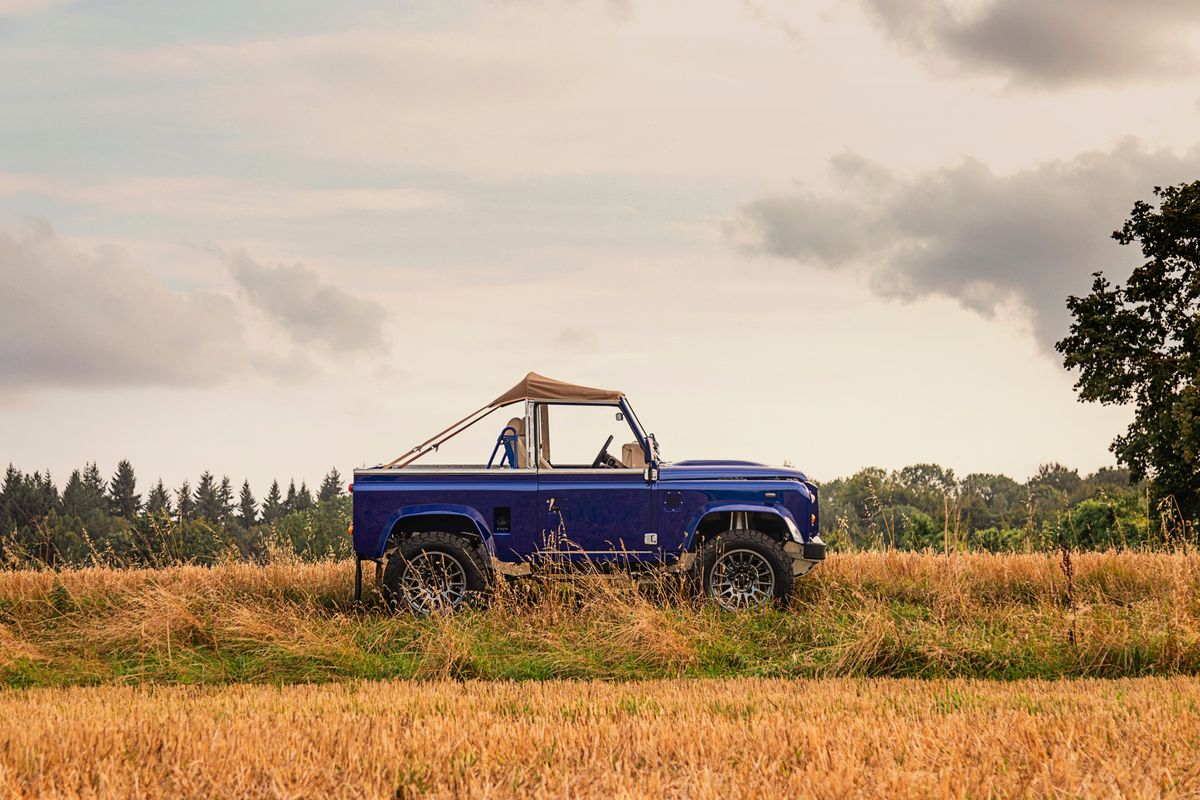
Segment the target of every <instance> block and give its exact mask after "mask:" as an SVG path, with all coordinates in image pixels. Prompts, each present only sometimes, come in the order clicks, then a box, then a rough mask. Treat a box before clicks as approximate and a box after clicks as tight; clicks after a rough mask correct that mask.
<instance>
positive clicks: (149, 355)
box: [0, 223, 250, 393]
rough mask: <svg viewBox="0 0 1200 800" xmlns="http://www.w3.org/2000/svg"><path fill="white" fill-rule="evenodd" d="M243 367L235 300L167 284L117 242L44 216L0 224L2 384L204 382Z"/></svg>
mask: <svg viewBox="0 0 1200 800" xmlns="http://www.w3.org/2000/svg"><path fill="white" fill-rule="evenodd" d="M249 368H250V353H249V349H248V347H247V345H246V341H245V339H244V337H243V331H242V325H241V323H240V320H239V317H238V314H237V309H236V307H235V305H234V303H233V302H232V301H231V300H229V298H227V297H224V296H222V295H219V294H213V293H210V292H196V291H193V292H180V291H174V290H172V289H169V288H167V287H166V286H164V285H163V284H161V283H159V282H158V281H157V280H155V279H154V278H152V277H151V276H150V275H149V274H148V273H147V272H145V271H144V270H142V269H141V268H139V267H138V266H136V265H134V264H133V263H131V262H130V260H129V259H128V257H127V256H126V255H125V253H124V252H123V251H121V250H120V249H119V248H116V247H111V246H110V247H103V248H97V249H96V250H94V251H91V252H88V251H84V250H81V249H79V248H77V247H75V246H73V245H72V244H71V243H70V242H68V241H65V240H63V239H62V238H60V237H59V236H58V235H56V234H55V232H54V231H53V230H52V229H51V228H50V226H49V225H48V224H47V223H37V224H35V225H33V226H32V227H31V228H30V229H29V230H28V231H27V232H25V233H24V234H9V233H4V232H0V375H2V376H3V380H2V382H0V386H2V387H3V389H5V390H7V391H8V392H10V393H13V392H20V391H23V390H29V389H38V388H47V387H55V386H80V387H82V386H129V385H135V386H150V385H167V386H202V385H211V384H216V383H221V382H223V381H225V380H227V379H229V378H231V377H233V376H236V375H240V374H243V373H245V372H246V371H247V370H248V369H249Z"/></svg>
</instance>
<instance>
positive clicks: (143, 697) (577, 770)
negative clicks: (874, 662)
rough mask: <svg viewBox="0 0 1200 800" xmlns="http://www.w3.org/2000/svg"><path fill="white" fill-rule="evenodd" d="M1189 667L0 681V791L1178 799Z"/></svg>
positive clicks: (1190, 744)
mask: <svg viewBox="0 0 1200 800" xmlns="http://www.w3.org/2000/svg"><path fill="white" fill-rule="evenodd" d="M1198 708H1200V680H1198V679H1196V678H1143V679H1129V680H1119V681H1091V680H1082V681H1054V682H1044V681H1016V682H1006V683H996V682H975V681H964V680H950V681H911V680H900V681H895V680H891V679H868V680H846V679H831V680H802V681H779V680H762V679H752V678H751V679H746V678H739V679H721V680H687V681H679V680H675V681H663V682H632V683H610V682H594V681H593V682H575V681H572V682H545V683H537V684H529V683H503V682H494V681H490V682H466V683H454V684H446V683H442V682H436V681H435V682H419V683H414V682H407V681H384V682H372V683H365V682H357V681H355V682H347V683H341V684H335V685H324V686H321V685H302V686H289V687H269V686H231V687H203V688H197V687H154V688H146V687H101V688H71V689H39V690H31V691H17V692H6V693H0V795H2V796H4V797H95V796H99V797H147V798H158V797H162V798H175V797H245V798H260V797H261V798H266V797H296V798H300V797H321V798H328V797H356V798H357V797H398V798H415V797H428V798H457V797H521V798H561V797H573V798H591V797H596V798H606V799H607V798H622V797H688V798H696V799H697V800H702V799H703V798H740V797H747V798H751V797H753V798H763V797H1114V798H1116V797H1122V798H1124V797H1194V796H1195V795H1196V792H1197V791H1198V790H1200V772H1198V771H1197V768H1196V763H1195V742H1196V741H1197V739H1200V712H1198V710H1197V709H1198Z"/></svg>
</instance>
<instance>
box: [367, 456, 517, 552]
mask: <svg viewBox="0 0 1200 800" xmlns="http://www.w3.org/2000/svg"><path fill="white" fill-rule="evenodd" d="M414 509H418V511H417V512H416V513H417V514H421V513H427V514H433V513H451V514H454V513H459V514H462V515H464V516H466V517H467V518H469V519H470V520H471V521H472V523H473V524H474V525H475V526H476V527H479V528H481V529H482V530H481V531H480V533H481V535H482V536H483V539H484V543H485V544H486V545H487V547H488V550H489V551H490V552H493V553H494V554H495V555H496V556H497V557H498V558H501V559H503V560H506V561H508V560H517V559H518V558H521V557H523V556H525V555H527V554H529V553H530V552H532V551H533V549H534V547H535V546H536V545H537V543H538V533H539V531H540V528H541V524H540V523H541V519H540V517H539V516H538V515H537V474H536V472H535V471H534V470H498V469H497V470H474V471H469V470H463V471H457V470H429V471H419V470H414V469H403V470H362V471H357V472H355V474H354V550H355V552H357V553H358V555H359V557H360V558H372V559H377V558H380V557H382V556H383V554H384V551H385V549H386V547H387V536H388V533H389V532H390V530H391V528H392V525H393V524H395V523H396V522H397V521H398V520H399V519H402V518H404V517H405V516H412V515H413V511H414ZM471 511H473V512H474V513H473V514H472V513H469V512H471ZM505 520H507V525H505V524H504V522H505ZM497 522H499V523H500V524H499V525H497ZM504 527H507V528H508V531H504V530H502V529H503V528H504ZM498 528H499V530H498Z"/></svg>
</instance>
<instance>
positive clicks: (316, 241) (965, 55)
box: [0, 0, 1200, 486]
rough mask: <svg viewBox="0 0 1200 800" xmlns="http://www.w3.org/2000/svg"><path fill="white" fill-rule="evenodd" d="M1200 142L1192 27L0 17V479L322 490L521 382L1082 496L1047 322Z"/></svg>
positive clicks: (42, 4) (1095, 431)
mask: <svg viewBox="0 0 1200 800" xmlns="http://www.w3.org/2000/svg"><path fill="white" fill-rule="evenodd" d="M397 6H400V7H402V8H403V10H400V11H397V10H396V7H397ZM1197 132H1200V4H1198V3H1196V2H1194V0H1141V2H1138V3H1130V2H1127V0H1056V2H1053V3H1047V2H1044V0H1004V2H996V0H971V1H970V2H964V3H952V2H948V0H818V2H814V3H794V2H779V3H775V2H768V0H730V1H729V2H716V1H714V2H705V3H695V2H679V3H674V2H661V1H656V2H652V3H651V2H640V1H639V0H624V1H623V2H622V1H620V0H609V2H603V1H602V0H556V1H551V0H528V1H524V0H508V2H484V3H473V2H447V1H446V0H439V2H431V3H428V4H421V3H405V4H396V3H381V2H380V3H371V2H354V1H353V0H350V1H348V2H342V3H328V2H310V1H309V0H277V1H276V0H266V1H264V2H259V3H256V4H248V3H245V2H243V1H242V0H237V1H236V2H235V0H215V1H214V2H208V3H203V4H198V3H163V2H157V0H102V1H101V0H95V1H88V2H71V1H70V0H0V460H3V461H5V462H7V461H12V462H14V463H16V464H17V465H19V466H21V467H23V468H25V469H40V468H49V469H51V470H52V471H53V472H54V474H55V476H56V477H59V478H61V477H65V474H66V472H68V471H69V470H70V469H71V468H72V467H74V466H77V465H79V464H81V463H82V462H84V461H85V460H93V459H94V460H97V461H99V462H100V465H101V468H102V469H104V470H106V471H108V470H111V468H112V465H113V464H115V462H116V460H117V459H120V458H123V457H127V458H130V459H131V460H133V462H134V464H135V465H136V466H137V467H138V468H139V470H140V471H141V474H142V478H143V480H146V479H148V478H153V477H155V476H157V475H162V476H163V477H164V478H166V479H167V480H168V482H170V483H172V484H177V483H178V482H179V481H181V480H182V479H183V478H185V477H194V476H195V475H196V474H197V473H199V472H200V471H201V470H204V469H210V470H213V471H215V472H217V473H223V472H228V473H230V474H231V475H232V476H234V477H235V478H241V477H243V476H246V477H249V478H250V479H251V481H252V482H253V483H255V484H256V486H257V485H261V484H262V483H263V482H265V481H267V480H269V478H270V477H273V476H279V477H281V478H287V477H292V476H294V477H295V478H296V479H298V480H299V479H307V480H308V481H310V482H313V481H316V480H318V479H319V477H320V475H321V474H322V473H323V472H325V471H326V470H327V469H328V468H329V466H331V465H337V466H338V467H339V468H341V469H342V471H343V472H346V471H348V470H350V469H352V468H353V467H355V466H359V465H362V464H371V463H376V462H379V461H386V460H389V459H390V458H391V457H393V456H394V455H396V454H397V453H399V452H401V451H402V450H404V449H406V448H407V447H408V446H409V445H411V444H413V443H415V441H417V440H420V439H423V438H424V437H425V435H426V434H428V433H432V432H433V431H434V430H436V429H439V428H440V427H442V426H443V425H444V424H447V423H449V422H450V421H453V419H457V418H458V417H459V416H462V415H463V414H465V413H467V412H469V411H471V410H472V409H474V408H475V407H477V406H479V405H482V404H483V403H484V402H486V401H487V400H489V399H490V398H492V397H494V396H495V395H497V394H499V393H500V392H501V391H502V390H503V389H505V388H507V387H508V386H509V385H511V384H512V383H514V382H515V381H516V380H517V379H518V378H519V377H520V376H521V375H523V374H524V373H525V372H527V371H529V370H531V369H532V370H537V371H539V372H542V373H544V374H548V375H551V376H555V377H559V378H563V379H566V380H572V381H576V382H580V383H586V384H592V385H599V386H605V387H614V388H620V389H623V390H625V391H626V392H627V393H628V394H629V395H630V397H631V399H632V401H633V403H634V405H635V407H636V408H637V409H638V412H639V416H640V417H641V418H642V420H643V421H644V422H646V423H647V425H648V427H650V428H651V429H653V430H654V431H655V432H656V433H657V434H658V436H659V439H660V440H661V441H662V443H663V445H664V450H665V451H666V454H667V455H668V456H669V457H674V458H683V457H748V458H752V459H756V460H763V461H768V462H774V463H778V462H781V461H783V460H785V459H787V460H790V461H791V462H793V463H795V464H797V465H798V466H801V467H802V468H804V469H806V470H808V471H809V472H810V473H811V474H813V475H814V476H816V477H818V478H831V477H835V476H837V475H841V474H846V473H849V472H851V471H853V470H855V469H857V468H859V467H862V466H866V465H880V466H885V467H898V466H902V465H904V464H908V463H915V462H920V461H937V462H940V463H943V464H946V465H948V466H951V467H953V468H954V469H956V470H958V471H960V472H967V471H1004V472H1007V473H1009V474H1012V475H1014V476H1016V477H1025V476H1027V475H1028V474H1030V473H1031V472H1032V471H1034V470H1035V469H1036V467H1037V465H1038V464H1039V463H1041V462H1045V461H1050V460H1057V461H1061V462H1065V463H1068V464H1070V465H1072V466H1076V467H1079V468H1080V469H1082V470H1091V469H1094V468H1096V467H1098V466H1101V465H1104V464H1108V463H1110V462H1111V456H1110V455H1109V453H1108V452H1107V445H1108V442H1109V441H1110V440H1111V439H1112V437H1113V436H1114V435H1115V434H1117V433H1118V432H1120V431H1121V430H1122V429H1123V427H1124V425H1125V424H1126V422H1127V420H1128V416H1129V413H1128V411H1127V410H1125V409H1120V408H1098V407H1088V406H1083V405H1080V404H1078V403H1077V402H1076V401H1075V399H1074V395H1073V392H1072V389H1071V384H1072V378H1071V376H1070V375H1068V374H1067V373H1065V372H1064V371H1063V370H1062V368H1061V366H1060V362H1059V360H1058V359H1057V358H1056V357H1055V355H1054V353H1053V343H1054V341H1056V340H1057V339H1058V338H1059V337H1061V336H1062V335H1063V333H1064V332H1065V330H1066V324H1067V320H1066V315H1065V311H1064V304H1063V300H1064V298H1065V297H1066V295H1068V294H1071V293H1082V292H1085V291H1086V290H1087V288H1088V285H1089V283H1090V280H1089V274H1090V273H1091V272H1092V271H1094V270H1098V269H1103V270H1105V271H1106V272H1109V273H1110V274H1112V275H1114V276H1115V277H1117V278H1120V277H1123V276H1124V274H1125V273H1126V272H1127V271H1128V270H1129V269H1130V268H1131V267H1132V266H1133V265H1134V264H1135V263H1136V261H1135V259H1136V253H1134V252H1133V251H1131V250H1129V249H1127V248H1121V247H1119V246H1118V245H1116V244H1115V243H1113V242H1111V241H1110V240H1109V239H1108V234H1109V233H1110V232H1111V231H1112V230H1113V229H1114V228H1115V227H1118V226H1119V225H1120V223H1121V221H1122V220H1123V219H1124V217H1125V215H1126V214H1127V212H1128V210H1129V208H1130V207H1131V206H1132V204H1133V202H1134V201H1135V200H1137V199H1140V198H1147V197H1149V195H1150V190H1151V188H1152V187H1153V186H1154V185H1156V184H1162V183H1172V182H1180V181H1185V180H1192V179H1195V178H1198V177H1200V138H1198V136H1197ZM484 457H485V454H482V453H481V454H479V456H478V458H479V459H482V458H484Z"/></svg>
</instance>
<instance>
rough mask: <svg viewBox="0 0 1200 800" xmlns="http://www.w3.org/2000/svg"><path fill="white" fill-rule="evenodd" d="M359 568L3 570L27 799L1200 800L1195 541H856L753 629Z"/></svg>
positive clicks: (704, 615)
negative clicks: (401, 609) (420, 601)
mask: <svg viewBox="0 0 1200 800" xmlns="http://www.w3.org/2000/svg"><path fill="white" fill-rule="evenodd" d="M352 579H353V568H352V565H349V564H345V563H321V564H303V563H277V564H269V565H266V566H254V565H247V564H226V565H220V566H216V567H212V568H206V567H184V566H180V567H172V568H168V569H163V570H113V569H107V568H94V569H84V570H75V571H66V572H58V573H55V572H32V571H30V572H2V573H0V687H6V688H0V798H2V797H5V796H12V797H37V796H58V797H130V796H146V797H243V796H244V797H330V796H337V797H341V796H346V797H350V796H354V797H392V796H397V797H419V796H431V797H462V796H480V797H606V798H607V797H616V798H620V797H661V796H670V797H695V798H701V797H751V796H754V797H759V798H761V797H776V796H783V795H785V794H786V795H795V796H817V797H822V796H829V797H876V796H885V795H891V796H897V797H909V796H927V797H951V796H952V797H993V796H995V797H1009V796H1030V797H1036V796H1046V795H1055V796H1061V797H1091V796H1110V797H1129V796H1143V797H1151V796H1180V797H1183V796H1200V705H1198V701H1200V679H1197V678H1195V677H1192V676H1196V675H1200V555H1198V554H1197V553H1195V552H1191V551H1187V552H1176V553H1151V552H1107V553H1084V554H1075V555H1074V556H1073V578H1072V579H1071V580H1070V581H1068V579H1067V577H1066V575H1065V573H1064V571H1063V569H1062V564H1061V563H1060V561H1059V559H1058V557H1056V556H1054V555H1045V554H1023V555H1003V556H1002V555H987V554H956V555H952V556H944V555H935V554H913V553H851V554H839V555H835V556H832V557H830V559H829V560H828V561H827V562H826V563H825V564H823V565H822V566H821V567H820V568H819V569H817V570H816V571H814V572H813V573H812V574H811V575H810V576H808V577H806V578H804V579H803V580H801V581H800V582H799V584H798V591H797V597H796V602H795V603H794V604H793V606H792V607H790V608H789V609H786V610H782V611H780V610H771V611H763V612H756V613H750V614H723V613H719V612H718V611H716V610H715V609H713V608H712V607H709V606H704V605H701V604H697V603H695V602H690V601H687V600H682V599H680V598H678V597H675V598H670V597H668V598H666V600H665V601H664V598H662V597H661V596H658V595H656V593H655V592H654V591H651V592H649V593H647V592H646V591H645V590H644V589H643V590H639V589H637V588H635V587H633V586H631V585H630V584H629V583H628V582H622V581H612V580H594V581H584V582H580V583H562V582H551V583H549V584H540V583H529V582H526V583H519V584H514V585H512V586H508V587H505V588H504V589H503V590H502V591H501V592H500V594H499V595H498V596H497V597H496V598H495V600H494V601H493V602H491V603H490V604H489V605H488V606H486V607H484V608H480V609H476V610H470V611H467V612H464V613H461V614H457V615H454V616H450V617H436V618H432V619H415V618H413V617H408V616H391V615H388V614H386V613H383V612H382V611H381V610H380V609H379V608H378V606H368V607H367V608H355V607H353V606H352V604H351V603H350V602H349V596H350V590H351V585H352ZM660 588H661V587H660ZM188 684H197V685H188Z"/></svg>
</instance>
